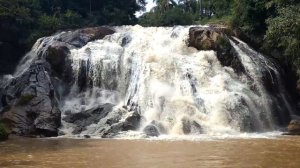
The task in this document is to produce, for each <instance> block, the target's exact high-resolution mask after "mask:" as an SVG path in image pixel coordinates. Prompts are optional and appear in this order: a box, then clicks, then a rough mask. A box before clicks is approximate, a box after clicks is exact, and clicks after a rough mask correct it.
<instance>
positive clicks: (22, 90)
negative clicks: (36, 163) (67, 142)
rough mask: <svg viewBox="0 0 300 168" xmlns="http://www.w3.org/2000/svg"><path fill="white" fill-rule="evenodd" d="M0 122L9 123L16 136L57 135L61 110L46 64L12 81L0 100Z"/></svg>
mask: <svg viewBox="0 0 300 168" xmlns="http://www.w3.org/2000/svg"><path fill="white" fill-rule="evenodd" d="M1 100H2V103H3V105H4V107H3V110H2V112H1V119H6V120H10V121H12V123H14V124H13V129H12V132H13V133H15V134H18V135H35V134H41V135H44V136H55V135H57V129H58V127H59V126H60V110H59V109H58V107H57V100H56V97H55V94H54V88H53V85H52V84H51V80H50V76H49V74H48V72H47V63H46V62H36V63H35V64H32V65H31V66H30V68H29V69H28V71H26V72H25V73H24V74H22V75H21V76H19V77H17V78H14V79H12V80H11V82H10V83H9V85H8V86H7V87H6V88H5V91H4V94H3V95H2V97H1Z"/></svg>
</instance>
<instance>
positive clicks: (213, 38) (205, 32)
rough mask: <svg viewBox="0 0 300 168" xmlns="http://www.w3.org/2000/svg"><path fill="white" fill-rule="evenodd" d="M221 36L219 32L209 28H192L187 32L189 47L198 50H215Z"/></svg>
mask: <svg viewBox="0 0 300 168" xmlns="http://www.w3.org/2000/svg"><path fill="white" fill-rule="evenodd" d="M221 36H223V35H222V33H221V32H219V31H217V29H214V28H211V27H192V28H190V30H189V46H191V47H195V48H196V49H198V50H215V49H216V47H217V40H218V39H219V38H220V37H221Z"/></svg>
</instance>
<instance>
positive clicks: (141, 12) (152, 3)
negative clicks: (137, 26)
mask: <svg viewBox="0 0 300 168" xmlns="http://www.w3.org/2000/svg"><path fill="white" fill-rule="evenodd" d="M146 2H147V5H146V11H140V12H137V13H136V14H135V15H136V16H137V17H140V16H141V15H142V14H144V13H145V12H149V11H150V10H151V9H152V8H153V7H154V6H156V4H155V3H154V2H153V0H146Z"/></svg>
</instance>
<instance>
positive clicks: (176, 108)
mask: <svg viewBox="0 0 300 168" xmlns="http://www.w3.org/2000/svg"><path fill="white" fill-rule="evenodd" d="M190 28H191V27H190V26H186V27H183V26H175V27H147V28H144V27H141V26H138V25H137V26H120V27H112V29H114V30H115V33H114V34H111V35H107V36H106V37H104V38H103V39H101V40H96V41H91V42H89V43H88V44H86V45H85V46H83V47H81V48H76V47H74V46H73V47H70V48H69V49H70V55H69V56H68V58H67V59H69V60H68V62H70V65H69V64H68V66H70V67H69V68H70V74H69V75H70V76H72V79H70V80H71V82H67V84H64V81H60V82H61V83H60V82H56V86H55V89H56V93H58V95H59V98H60V100H59V109H60V110H61V112H62V118H63V120H62V127H61V129H60V132H61V133H63V134H64V135H67V136H68V135H71V136H73V134H81V135H82V136H83V135H95V136H101V135H102V134H103V130H105V129H106V128H110V127H113V126H112V125H113V124H115V125H118V124H120V123H121V122H122V121H125V120H126V118H128V116H130V115H131V114H132V113H134V112H138V113H139V114H140V115H141V124H140V126H139V128H137V129H136V130H134V131H136V132H135V133H132V132H125V133H124V132H121V134H123V138H128V137H130V136H131V135H134V136H136V135H137V133H139V134H140V137H144V135H145V134H144V132H145V131H144V129H145V128H147V126H153V127H155V128H156V129H157V130H158V132H159V133H160V134H161V135H163V136H165V135H168V136H182V135H203V134H205V135H208V136H216V135H236V134H242V133H244V132H260V133H263V132H269V131H277V130H280V126H282V125H284V124H286V123H287V122H288V120H289V115H291V114H293V108H292V107H291V106H290V104H289V100H288V96H287V94H286V93H285V89H284V84H283V83H282V82H281V81H282V79H281V78H280V72H279V70H280V69H279V68H278V67H276V64H274V63H273V62H272V61H270V60H269V59H267V58H266V57H264V56H263V55H262V54H260V53H258V52H256V51H254V50H253V49H251V48H250V47H249V46H248V45H247V44H245V43H244V42H242V41H241V40H239V39H237V38H235V37H231V40H230V44H231V47H232V52H234V53H235V56H236V57H237V59H238V62H239V63H240V64H241V67H242V68H241V69H243V70H240V71H239V70H238V71H237V70H236V69H235V68H233V66H223V65H222V62H221V61H220V59H219V58H218V56H217V53H216V52H215V51H212V50H211V51H199V50H197V49H195V48H193V47H189V46H188V44H187V43H188V40H189V30H190ZM63 34H64V32H62V33H59V34H56V35H54V36H51V37H46V38H42V39H40V40H38V41H37V43H36V44H35V45H34V47H33V49H32V51H31V52H30V53H29V54H27V56H25V57H24V59H23V60H22V61H21V64H20V65H19V66H18V68H17V70H16V73H15V74H14V76H18V75H20V74H22V73H23V72H24V71H26V67H29V65H30V64H32V62H34V61H36V60H38V59H45V58H39V56H40V55H47V54H43V52H47V47H48V46H49V45H51V44H52V43H56V42H57V41H59V40H60V38H61V36H63ZM67 69H68V68H67ZM7 78H9V77H7ZM62 80H63V79H62ZM64 85H67V86H64ZM104 104H110V105H111V106H112V107H114V108H112V110H111V109H110V110H111V111H109V112H108V113H107V115H106V116H104V117H103V118H100V119H98V120H97V121H94V122H93V123H92V124H88V125H84V124H82V123H84V122H85V121H82V123H80V124H81V125H83V126H82V127H83V128H80V130H81V132H80V131H79V132H78V131H77V132H76V131H74V130H76V126H77V125H76V123H75V122H73V121H68V120H64V118H65V117H68V116H71V115H73V114H76V113H81V112H87V111H88V110H91V109H96V108H99V107H100V106H101V105H104ZM115 120H116V122H112V121H115ZM68 122H69V123H68ZM107 123H111V124H107ZM77 124H78V123H77ZM80 124H79V125H80ZM280 124H282V125H280ZM74 132H75V133H74ZM75 136H77V135H75Z"/></svg>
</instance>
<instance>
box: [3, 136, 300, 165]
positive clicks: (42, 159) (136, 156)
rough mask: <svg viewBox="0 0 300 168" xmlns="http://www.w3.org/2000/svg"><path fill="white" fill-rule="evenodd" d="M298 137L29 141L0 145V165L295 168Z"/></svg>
mask: <svg viewBox="0 0 300 168" xmlns="http://www.w3.org/2000/svg"><path fill="white" fill-rule="evenodd" d="M299 156H300V137H289V136H287V137H282V136H279V137H273V138H254V139H253V138H250V139H242V138H239V139H236V138H229V139H223V140H222V139H216V140H200V141H186V140H176V141H174V140H113V139H110V140H101V139H64V138H58V139H57V138H55V139H30V138H18V137H13V138H11V139H10V140H8V141H6V142H1V143H0V167H1V168H6V167H7V168H11V167H14V168H15V167H17V168H18V167H20V168H21V167H22V168H30V167H39V168H42V167H46V168H47V167H51V168H71V167H72V168H77V167H78V168H79V167H80V168H81V167H91V168H94V167H96V168H177V167H178V168H194V167H195V168H196V167H197V168H199V167H200V168H201V167H205V168H211V167H217V168H223V167H228V168H229V167H230V168H235V167H236V168H240V167H249V168H254V167H272V168H275V167H278V168H282V167H286V168H287V167H295V168H299V167H300V160H299V158H297V157H299Z"/></svg>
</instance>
